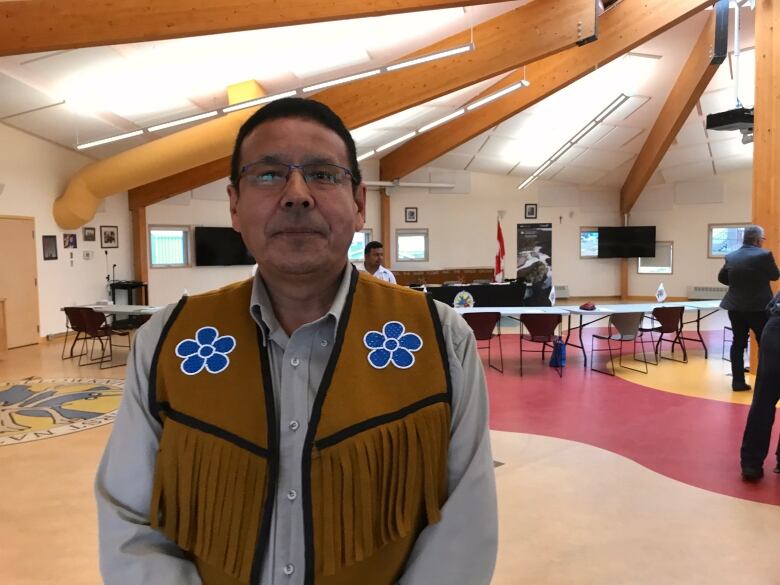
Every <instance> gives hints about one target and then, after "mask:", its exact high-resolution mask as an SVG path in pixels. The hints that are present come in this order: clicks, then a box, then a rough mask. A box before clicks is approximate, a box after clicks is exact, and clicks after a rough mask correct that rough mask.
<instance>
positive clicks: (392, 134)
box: [358, 129, 403, 156]
mask: <svg viewBox="0 0 780 585" xmlns="http://www.w3.org/2000/svg"><path fill="white" fill-rule="evenodd" d="M399 136H403V134H399V133H398V131H397V130H394V129H390V130H379V131H377V132H372V133H371V135H370V136H367V137H366V138H364V139H363V140H361V141H360V142H359V146H358V148H359V150H361V151H363V152H365V151H367V150H371V149H372V148H376V147H377V146H382V145H383V144H387V143H388V142H390V141H391V140H393V139H394V138H398V137H399ZM385 154H387V153H382V156H384V155H385Z"/></svg>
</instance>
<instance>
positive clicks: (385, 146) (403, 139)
mask: <svg viewBox="0 0 780 585" xmlns="http://www.w3.org/2000/svg"><path fill="white" fill-rule="evenodd" d="M415 134H417V130H412V131H411V132H409V133H408V134H404V135H403V136H401V137H400V138H396V139H395V140H391V141H390V142H388V143H387V144H383V145H382V146H379V147H377V149H376V151H375V152H382V151H383V150H387V149H388V148H392V147H393V146H395V145H396V144H401V143H402V142H406V141H407V140H409V139H410V138H411V137H412V136H414V135H415Z"/></svg>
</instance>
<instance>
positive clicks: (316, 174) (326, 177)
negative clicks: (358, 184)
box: [309, 170, 338, 183]
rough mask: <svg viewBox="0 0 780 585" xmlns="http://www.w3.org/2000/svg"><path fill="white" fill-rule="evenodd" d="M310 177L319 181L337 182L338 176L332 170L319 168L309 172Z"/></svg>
mask: <svg viewBox="0 0 780 585" xmlns="http://www.w3.org/2000/svg"><path fill="white" fill-rule="evenodd" d="M309 178H310V179H311V180H313V181H317V182H318V183H336V182H337V181H338V178H337V177H336V175H335V174H333V173H331V172H330V171H323V170H317V171H312V172H311V173H309Z"/></svg>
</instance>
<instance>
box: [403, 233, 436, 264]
mask: <svg viewBox="0 0 780 585" xmlns="http://www.w3.org/2000/svg"><path fill="white" fill-rule="evenodd" d="M395 256H396V260H397V261H398V262H427V261H428V230H406V229H401V230H395Z"/></svg>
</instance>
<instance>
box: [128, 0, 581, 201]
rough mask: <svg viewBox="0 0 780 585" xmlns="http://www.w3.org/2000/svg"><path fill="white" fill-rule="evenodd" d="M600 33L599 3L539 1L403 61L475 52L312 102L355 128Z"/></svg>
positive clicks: (157, 189)
mask: <svg viewBox="0 0 780 585" xmlns="http://www.w3.org/2000/svg"><path fill="white" fill-rule="evenodd" d="M521 31H526V33H527V34H520V33H521ZM531 33H533V34H531ZM595 34H596V8H595V0H534V1H533V2H529V3H528V4H525V5H523V6H520V7H519V8H516V9H514V10H511V11H509V12H507V13H505V14H502V15H500V16H497V17H495V18H493V19H491V20H488V21H487V22H484V23H482V24H480V25H477V26H476V27H474V29H473V32H472V31H464V32H462V33H458V34H455V35H452V36H450V37H449V38H446V39H444V40H442V41H440V42H437V43H434V44H432V45H429V46H427V47H425V48H423V49H421V50H419V51H415V52H414V53H411V54H409V55H407V56H405V57H404V60H406V59H410V58H414V57H418V56H420V55H426V54H430V53H434V52H437V51H441V50H444V49H449V48H452V47H457V46H461V45H463V44H466V43H468V42H469V41H471V40H472V36H473V41H474V47H475V48H474V50H473V51H470V52H468V53H463V54H460V55H456V56H453V57H448V58H446V59H441V60H438V61H432V62H430V63H424V64H421V65H416V66H414V67H408V68H404V69H399V70H396V71H392V72H389V73H384V74H382V75H378V76H376V77H370V78H366V79H362V80H359V81H356V82H353V83H349V84H344V85H341V86H336V87H332V88H329V89H325V90H323V91H321V92H319V93H316V94H313V96H312V97H314V98H315V99H317V100H319V101H321V102H323V103H325V104H327V105H328V106H330V107H331V108H332V109H333V110H334V111H336V112H337V113H339V114H340V115H341V117H342V119H343V120H344V123H345V124H346V125H347V127H348V128H351V129H354V128H358V127H360V126H363V125H365V124H369V123H371V122H374V121H376V120H379V119H381V118H384V117H386V116H390V115H392V114H395V113H397V112H400V111H402V110H405V109H408V108H411V107H414V106H417V105H419V104H422V103H425V102H427V101H430V100H433V99H436V98H438V97H441V96H443V95H446V94H448V93H451V92H453V91H457V90H459V89H462V88H464V87H468V86H469V85H473V84H475V83H478V82H480V81H483V80H485V79H489V78H490V77H493V76H495V75H499V74H501V73H505V72H507V71H511V70H513V69H515V68H517V67H521V66H523V65H524V64H526V63H530V62H532V61H535V60H538V59H541V58H544V57H546V56H548V55H550V54H553V53H555V52H557V51H560V50H563V49H566V48H567V47H572V46H574V45H576V44H577V43H578V42H585V41H587V40H591V39H593V37H594V36H595ZM226 155H227V156H225V157H224V158H222V159H220V160H219V161H214V162H213V163H209V164H208V165H204V166H206V167H208V168H206V169H204V168H194V169H192V170H191V171H185V172H182V173H179V174H178V175H177V176H176V180H173V178H171V177H169V178H165V179H162V180H160V181H155V182H152V183H148V184H146V185H143V186H141V187H138V188H135V189H131V190H130V192H129V196H130V207H131V209H132V208H134V207H135V206H137V205H139V204H141V202H145V204H147V205H149V204H150V203H154V202H156V201H161V200H163V199H166V198H167V197H170V196H172V195H176V194H178V193H182V192H184V191H188V190H190V189H194V188H195V187H198V186H200V185H203V184H204V183H208V182H211V181H215V180H217V179H220V178H222V177H225V176H226V175H227V174H228V172H229V168H230V156H229V154H228V153H226Z"/></svg>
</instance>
